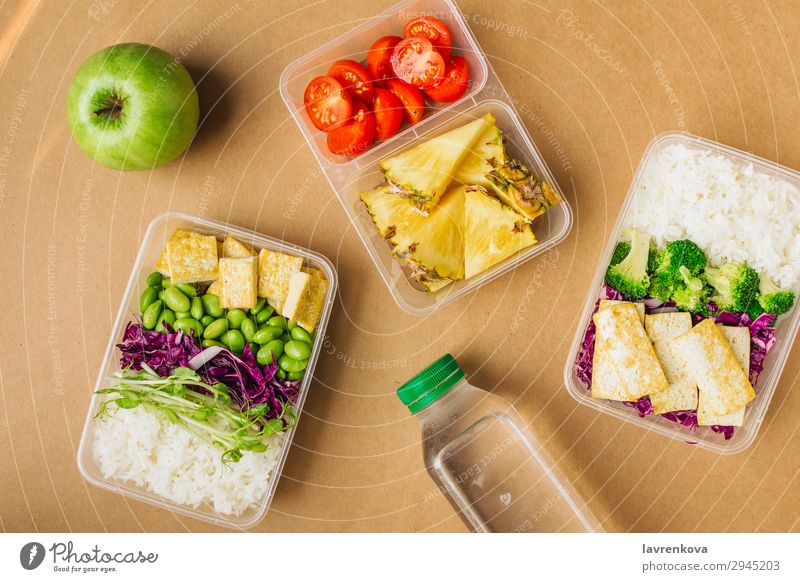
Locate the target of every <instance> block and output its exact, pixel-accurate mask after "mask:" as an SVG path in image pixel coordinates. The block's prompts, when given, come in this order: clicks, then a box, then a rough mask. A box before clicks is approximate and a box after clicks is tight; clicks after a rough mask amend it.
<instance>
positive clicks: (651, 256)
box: [647, 247, 661, 275]
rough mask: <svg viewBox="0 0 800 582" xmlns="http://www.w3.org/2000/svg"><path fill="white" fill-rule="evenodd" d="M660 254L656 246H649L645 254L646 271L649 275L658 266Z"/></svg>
mask: <svg viewBox="0 0 800 582" xmlns="http://www.w3.org/2000/svg"><path fill="white" fill-rule="evenodd" d="M660 254H661V253H659V252H658V249H657V248H656V247H650V252H649V253H648V255H647V272H648V273H650V274H651V275H652V274H653V273H655V271H656V267H658V256H659V255H660Z"/></svg>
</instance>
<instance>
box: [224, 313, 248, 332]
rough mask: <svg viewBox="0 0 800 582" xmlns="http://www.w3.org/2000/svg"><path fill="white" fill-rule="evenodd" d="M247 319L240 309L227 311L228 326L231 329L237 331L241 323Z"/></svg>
mask: <svg viewBox="0 0 800 582" xmlns="http://www.w3.org/2000/svg"><path fill="white" fill-rule="evenodd" d="M245 319H247V314H246V313H245V312H244V311H242V310H241V309H231V310H230V311H228V325H230V327H231V329H239V328H240V327H242V322H243V321H244V320H245Z"/></svg>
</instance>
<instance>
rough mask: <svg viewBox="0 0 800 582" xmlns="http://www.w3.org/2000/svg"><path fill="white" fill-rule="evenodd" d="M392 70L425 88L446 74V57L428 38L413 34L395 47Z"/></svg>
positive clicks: (397, 75) (403, 79)
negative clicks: (437, 50)
mask: <svg viewBox="0 0 800 582" xmlns="http://www.w3.org/2000/svg"><path fill="white" fill-rule="evenodd" d="M392 70H393V71H394V74H395V76H396V77H397V78H398V79H400V80H402V81H405V82H406V83H411V84H412V85H414V86H416V87H419V88H421V89H425V88H427V87H433V86H434V85H435V84H436V83H438V82H439V80H440V79H441V78H442V77H443V76H444V59H443V58H442V55H440V54H439V53H438V52H436V51H435V50H433V45H432V44H431V41H429V40H428V39H427V38H420V37H418V36H412V37H411V38H405V39H403V40H401V41H400V42H399V43H397V46H396V47H394V52H393V53H392Z"/></svg>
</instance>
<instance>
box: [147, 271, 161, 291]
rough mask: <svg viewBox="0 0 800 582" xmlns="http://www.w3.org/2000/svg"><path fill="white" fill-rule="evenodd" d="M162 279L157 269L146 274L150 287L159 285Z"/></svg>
mask: <svg viewBox="0 0 800 582" xmlns="http://www.w3.org/2000/svg"><path fill="white" fill-rule="evenodd" d="M163 279H164V275H162V274H161V273H159V272H158V271H153V272H152V273H150V274H149V275H148V276H147V284H148V285H150V286H151V287H160V286H161V281H162V280H163Z"/></svg>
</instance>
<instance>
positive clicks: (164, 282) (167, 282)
mask: <svg viewBox="0 0 800 582" xmlns="http://www.w3.org/2000/svg"><path fill="white" fill-rule="evenodd" d="M170 285H172V279H170V278H169V277H164V278H163V279H161V286H162V287H163V288H164V289H166V288H167V287H169V286H170Z"/></svg>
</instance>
